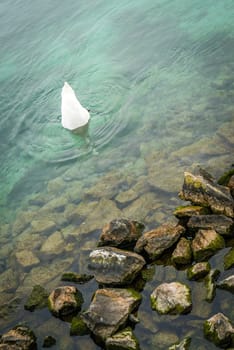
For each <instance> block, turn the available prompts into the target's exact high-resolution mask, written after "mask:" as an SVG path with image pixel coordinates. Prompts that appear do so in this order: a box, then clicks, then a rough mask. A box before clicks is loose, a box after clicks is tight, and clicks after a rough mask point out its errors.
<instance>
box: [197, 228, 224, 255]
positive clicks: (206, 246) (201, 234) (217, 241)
mask: <svg viewBox="0 0 234 350" xmlns="http://www.w3.org/2000/svg"><path fill="white" fill-rule="evenodd" d="M224 246H225V242H224V239H223V237H222V236H220V235H219V234H218V233H217V232H216V231H215V230H199V231H198V232H197V233H196V236H195V238H194V240H193V241H192V251H193V256H194V259H195V260H196V261H203V260H206V259H207V258H209V257H211V256H212V255H214V254H215V253H216V252H217V251H218V250H220V249H222V248H224Z"/></svg>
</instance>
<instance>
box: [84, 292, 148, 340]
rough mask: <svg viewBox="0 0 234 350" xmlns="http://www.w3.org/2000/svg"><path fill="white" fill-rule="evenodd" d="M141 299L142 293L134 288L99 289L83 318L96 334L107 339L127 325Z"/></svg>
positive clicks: (102, 338)
mask: <svg viewBox="0 0 234 350" xmlns="http://www.w3.org/2000/svg"><path fill="white" fill-rule="evenodd" d="M140 301H141V295H140V294H139V293H138V292H136V291H134V290H132V289H122V288H108V289H98V290H97V291H96V292H95V294H94V296H93V299H92V302H91V304H90V306H89V308H88V310H87V311H85V312H84V313H82V314H81V318H82V319H83V320H84V322H85V323H86V325H87V327H88V328H89V329H90V330H91V332H92V333H93V334H94V335H95V336H97V337H98V338H100V339H101V340H102V341H105V340H106V339H107V338H108V337H111V336H112V335H113V334H115V333H116V332H117V331H118V329H119V328H120V327H121V326H124V325H125V323H126V321H127V320H128V318H129V315H130V314H131V313H132V311H134V310H135V309H136V308H137V307H138V305H139V304H140Z"/></svg>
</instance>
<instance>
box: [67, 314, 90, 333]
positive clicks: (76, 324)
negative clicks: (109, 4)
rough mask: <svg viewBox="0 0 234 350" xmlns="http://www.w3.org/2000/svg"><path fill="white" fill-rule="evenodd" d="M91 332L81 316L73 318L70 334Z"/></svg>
mask: <svg viewBox="0 0 234 350" xmlns="http://www.w3.org/2000/svg"><path fill="white" fill-rule="evenodd" d="M89 333H90V331H89V329H88V327H87V326H86V324H85V322H84V320H83V319H82V318H81V317H79V316H77V317H73V318H72V322H71V328H70V335H79V336H82V335H86V334H89Z"/></svg>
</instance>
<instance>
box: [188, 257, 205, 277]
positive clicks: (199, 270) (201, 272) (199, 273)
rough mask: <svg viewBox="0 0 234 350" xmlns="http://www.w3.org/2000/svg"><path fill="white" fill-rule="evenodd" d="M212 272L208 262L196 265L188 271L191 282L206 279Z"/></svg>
mask: <svg viewBox="0 0 234 350" xmlns="http://www.w3.org/2000/svg"><path fill="white" fill-rule="evenodd" d="M209 271H210V264H209V263H208V262H207V261H204V262H199V263H196V264H194V265H192V266H190V267H189V268H188V269H187V277H188V279H189V280H191V281H192V280H195V281H196V280H199V279H201V278H203V277H205V276H206V275H207V274H208V273H209Z"/></svg>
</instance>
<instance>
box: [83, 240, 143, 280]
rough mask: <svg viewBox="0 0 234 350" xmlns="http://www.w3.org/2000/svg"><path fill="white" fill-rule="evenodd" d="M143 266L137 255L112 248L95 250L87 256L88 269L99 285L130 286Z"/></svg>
mask: <svg viewBox="0 0 234 350" xmlns="http://www.w3.org/2000/svg"><path fill="white" fill-rule="evenodd" d="M144 265H145V260H144V258H143V257H142V256H140V255H139V254H136V253H133V252H128V251H125V250H122V249H118V248H113V247H102V248H97V249H95V250H93V251H92V252H91V253H90V255H89V269H90V271H91V272H92V274H93V275H94V277H95V279H96V281H97V282H98V283H100V284H109V285H124V284H130V283H131V282H132V281H133V280H134V279H135V277H136V276H137V274H138V273H139V272H140V270H141V269H142V268H143V266H144Z"/></svg>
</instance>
